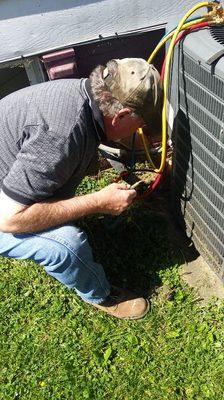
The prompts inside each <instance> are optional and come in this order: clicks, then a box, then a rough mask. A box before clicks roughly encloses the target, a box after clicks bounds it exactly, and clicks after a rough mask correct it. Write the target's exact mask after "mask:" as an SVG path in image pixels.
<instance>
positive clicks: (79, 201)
mask: <svg viewBox="0 0 224 400" xmlns="http://www.w3.org/2000/svg"><path fill="white" fill-rule="evenodd" d="M135 196H136V191H135V190H134V189H128V190H127V186H126V185H124V184H118V183H113V184H112V185H109V186H107V187H106V188H104V189H102V190H100V191H99V192H95V193H90V194H86V195H83V196H75V197H73V198H71V199H68V200H59V201H46V202H40V203H35V204H33V205H31V206H28V207H27V206H23V205H19V204H18V203H14V207H13V206H10V207H8V208H7V207H3V202H4V201H5V202H6V198H5V199H4V200H0V230H1V231H3V232H10V233H28V232H37V231H41V230H43V229H47V228H50V227H54V226H57V225H61V224H64V223H67V222H69V221H72V220H76V219H78V218H81V217H84V216H86V215H89V214H96V213H103V214H111V215H119V214H120V213H121V212H122V211H124V210H125V209H126V208H127V207H128V206H129V205H130V204H131V203H132V201H133V199H134V198H135ZM9 200H10V199H9Z"/></svg>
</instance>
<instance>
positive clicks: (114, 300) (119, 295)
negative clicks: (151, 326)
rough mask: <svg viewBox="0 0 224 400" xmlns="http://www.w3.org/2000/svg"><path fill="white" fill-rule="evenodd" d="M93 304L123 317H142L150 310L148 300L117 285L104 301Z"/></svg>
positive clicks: (108, 312) (113, 314)
mask: <svg viewBox="0 0 224 400" xmlns="http://www.w3.org/2000/svg"><path fill="white" fill-rule="evenodd" d="M91 304H92V305H93V306H94V307H96V308H98V309H99V310H101V311H104V312H106V313H107V314H110V315H112V316H113V317H117V318H122V319H140V318H143V317H144V315H145V314H146V313H147V312H148V310H149V302H148V300H146V299H144V298H143V297H138V296H137V295H136V294H134V293H132V292H129V291H128V290H126V289H120V288H117V287H112V289H111V293H110V295H109V296H108V298H107V299H106V300H105V301H104V302H103V303H101V304H93V303H91Z"/></svg>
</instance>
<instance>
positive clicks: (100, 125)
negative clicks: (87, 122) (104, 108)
mask: <svg viewBox="0 0 224 400" xmlns="http://www.w3.org/2000/svg"><path fill="white" fill-rule="evenodd" d="M84 88H85V92H86V94H87V97H88V100H89V105H90V108H91V111H92V116H93V123H94V126H95V130H96V133H97V136H98V139H99V141H100V142H106V141H107V137H106V133H105V127H104V122H103V115H102V113H101V111H100V109H99V107H98V105H97V103H96V101H95V100H94V98H93V93H92V89H91V85H90V80H89V79H86V81H85V85H84Z"/></svg>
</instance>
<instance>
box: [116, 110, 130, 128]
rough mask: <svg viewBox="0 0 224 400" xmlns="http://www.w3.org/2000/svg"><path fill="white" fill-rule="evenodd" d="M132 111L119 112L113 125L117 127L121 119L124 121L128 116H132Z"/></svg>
mask: <svg viewBox="0 0 224 400" xmlns="http://www.w3.org/2000/svg"><path fill="white" fill-rule="evenodd" d="M131 113H132V111H131V110H130V108H122V109H121V110H119V111H118V112H117V113H116V114H115V116H114V117H113V119H112V125H113V126H117V125H118V124H119V122H120V120H121V119H123V118H124V117H125V116H126V115H130V114H131Z"/></svg>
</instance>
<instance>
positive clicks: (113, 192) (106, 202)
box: [95, 183, 137, 215]
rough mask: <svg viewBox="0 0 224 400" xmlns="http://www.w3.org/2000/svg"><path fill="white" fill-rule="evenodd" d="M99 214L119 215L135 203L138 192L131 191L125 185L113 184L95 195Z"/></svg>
mask: <svg viewBox="0 0 224 400" xmlns="http://www.w3.org/2000/svg"><path fill="white" fill-rule="evenodd" d="M95 195H96V198H97V203H98V207H97V208H98V212H100V213H103V214H111V215H119V214H121V213H122V212H123V211H124V210H126V208H127V207H128V206H129V205H130V204H131V203H132V202H133V200H134V198H135V197H136V195H137V192H136V190H134V189H129V188H128V186H127V185H125V184H124V183H112V184H111V185H109V186H107V187H105V188H104V189H101V190H100V191H99V192H97V193H95Z"/></svg>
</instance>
